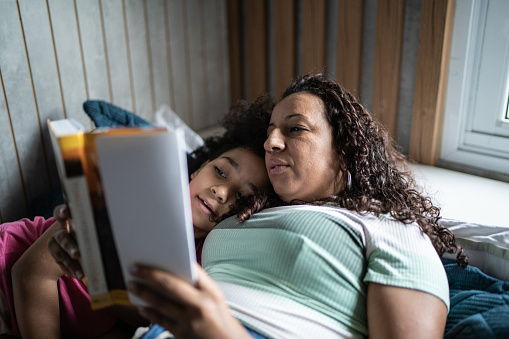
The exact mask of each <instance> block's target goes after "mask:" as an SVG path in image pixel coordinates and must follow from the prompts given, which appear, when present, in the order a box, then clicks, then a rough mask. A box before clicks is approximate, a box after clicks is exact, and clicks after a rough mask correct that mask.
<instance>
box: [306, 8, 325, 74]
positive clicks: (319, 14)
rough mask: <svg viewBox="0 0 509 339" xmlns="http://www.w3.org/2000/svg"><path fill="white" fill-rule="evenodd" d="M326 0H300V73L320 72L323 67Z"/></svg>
mask: <svg viewBox="0 0 509 339" xmlns="http://www.w3.org/2000/svg"><path fill="white" fill-rule="evenodd" d="M326 8H327V1H326V0H303V1H302V73H303V74H306V73H321V72H323V71H324V68H325V55H326V52H325V48H326V46H325V41H326V37H325V34H326V27H327V25H326V22H325V18H326V13H325V10H326Z"/></svg>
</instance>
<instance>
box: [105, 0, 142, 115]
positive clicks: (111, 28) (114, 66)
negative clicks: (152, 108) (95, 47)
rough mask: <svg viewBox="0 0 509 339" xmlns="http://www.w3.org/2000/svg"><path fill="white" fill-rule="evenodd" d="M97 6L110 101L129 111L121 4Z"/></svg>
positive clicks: (129, 85)
mask: <svg viewBox="0 0 509 339" xmlns="http://www.w3.org/2000/svg"><path fill="white" fill-rule="evenodd" d="M100 3H101V14H102V26H103V35H104V41H105V56H106V61H107V64H106V65H107V69H108V78H109V83H110V86H111V100H112V102H113V103H114V104H115V105H117V106H119V107H122V108H125V109H127V110H130V111H133V110H134V107H135V104H134V95H133V93H134V88H133V80H132V71H131V67H130V62H131V60H130V53H129V50H128V41H127V38H128V35H127V26H126V22H125V16H126V15H125V6H124V2H123V1H122V0H107V1H102V0H101V1H100Z"/></svg>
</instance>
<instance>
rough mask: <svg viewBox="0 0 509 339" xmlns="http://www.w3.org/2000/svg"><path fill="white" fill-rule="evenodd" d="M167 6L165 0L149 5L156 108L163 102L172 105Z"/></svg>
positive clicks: (158, 0)
mask: <svg viewBox="0 0 509 339" xmlns="http://www.w3.org/2000/svg"><path fill="white" fill-rule="evenodd" d="M164 9H165V6H164V5H163V0H151V1H150V6H148V7H147V17H148V18H150V19H149V20H148V28H149V32H150V56H151V58H152V63H151V66H152V67H151V72H152V78H153V79H154V93H153V98H154V106H155V109H156V110H157V109H159V107H160V106H161V105H163V104H166V105H168V106H172V102H171V95H170V94H171V91H172V89H171V88H170V70H169V68H168V57H169V56H168V54H167V52H168V48H167V45H168V37H167V35H166V33H167V32H166V30H165V28H164V27H165V13H164Z"/></svg>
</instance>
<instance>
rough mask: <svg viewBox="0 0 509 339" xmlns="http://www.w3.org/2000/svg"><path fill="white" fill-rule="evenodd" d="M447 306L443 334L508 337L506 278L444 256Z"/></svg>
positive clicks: (446, 335)
mask: <svg viewBox="0 0 509 339" xmlns="http://www.w3.org/2000/svg"><path fill="white" fill-rule="evenodd" d="M444 268H445V271H446V273H447V278H448V280H449V290H450V298H451V309H450V311H449V314H448V316H447V324H446V327H445V335H444V338H509V282H506V281H502V280H499V279H496V278H493V277H491V276H489V275H486V274H484V273H483V272H482V271H481V270H479V269H478V268H476V267H472V266H468V267H466V268H465V269H462V268H460V267H459V266H458V265H457V264H456V263H455V262H453V261H451V260H447V259H444Z"/></svg>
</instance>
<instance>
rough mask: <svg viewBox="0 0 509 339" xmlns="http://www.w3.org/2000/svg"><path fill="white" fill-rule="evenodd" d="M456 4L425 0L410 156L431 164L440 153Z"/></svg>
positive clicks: (441, 0)
mask: <svg viewBox="0 0 509 339" xmlns="http://www.w3.org/2000/svg"><path fill="white" fill-rule="evenodd" d="M454 8H455V0H423V6H422V14H421V33H420V37H419V41H420V43H419V54H418V59H417V75H416V84H415V94H414V110H413V118H412V134H411V136H410V157H411V158H412V159H413V160H415V161H417V162H419V163H423V164H426V165H432V166H434V165H436V162H437V160H438V157H439V155H440V143H441V138H442V124H443V114H444V102H445V89H446V88H447V86H446V85H447V73H448V65H449V62H448V60H449V55H450V45H451V36H452V26H453V25H452V24H453V16H454ZM431 27H432V29H431Z"/></svg>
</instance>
